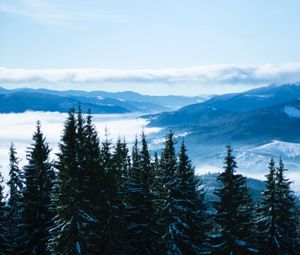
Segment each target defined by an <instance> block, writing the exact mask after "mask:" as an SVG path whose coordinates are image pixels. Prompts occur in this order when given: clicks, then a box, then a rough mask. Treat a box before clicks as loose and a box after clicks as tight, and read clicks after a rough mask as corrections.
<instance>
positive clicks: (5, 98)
mask: <svg viewBox="0 0 300 255" xmlns="http://www.w3.org/2000/svg"><path fill="white" fill-rule="evenodd" d="M201 100H203V98H200V97H181V96H146V95H141V94H138V93H135V92H130V91H127V92H116V93H111V92H104V91H92V92H86V91H80V90H67V91H57V90H49V89H30V88H21V89H13V90H8V89H4V88H0V112H1V113H10V112H24V111H27V110H32V111H57V112H68V111H69V109H70V107H77V106H78V104H81V107H82V110H83V111H86V110H87V109H91V110H92V112H93V113H103V114H104V113H108V114H114V113H119V114H123V113H130V112H160V111H169V110H172V109H173V110H174V109H176V108H178V107H181V106H184V105H187V104H191V103H195V102H198V101H201Z"/></svg>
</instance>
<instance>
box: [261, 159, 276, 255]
mask: <svg viewBox="0 0 300 255" xmlns="http://www.w3.org/2000/svg"><path fill="white" fill-rule="evenodd" d="M275 174H276V167H275V161H274V160H273V159H271V160H270V163H269V173H268V174H267V175H266V177H267V181H266V188H265V190H264V192H263V198H262V202H261V205H260V207H259V209H258V215H259V216H258V222H257V227H258V231H259V240H260V242H259V247H260V254H270V255H276V254H278V243H277V240H279V232H278V229H277V226H276V223H277V222H276V218H277V216H276V214H277V205H278V199H277V195H276V180H275Z"/></svg>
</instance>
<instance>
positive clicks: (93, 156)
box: [82, 112, 109, 254]
mask: <svg viewBox="0 0 300 255" xmlns="http://www.w3.org/2000/svg"><path fill="white" fill-rule="evenodd" d="M83 137H84V139H83V140H84V141H83V144H82V145H83V150H84V151H83V154H84V157H83V165H82V167H83V193H84V200H83V201H82V202H83V206H84V208H85V212H86V215H85V216H86V217H85V219H86V225H85V230H84V231H85V239H86V241H85V242H86V244H87V250H86V253H85V254H103V252H104V251H105V250H106V240H105V235H106V228H107V227H108V217H109V211H108V203H107V183H106V174H105V172H104V168H103V167H102V165H101V155H100V142H99V138H98V134H97V131H96V129H95V126H94V125H93V123H92V116H91V114H90V112H89V114H88V116H87V118H86V124H85V125H84V127H83Z"/></svg>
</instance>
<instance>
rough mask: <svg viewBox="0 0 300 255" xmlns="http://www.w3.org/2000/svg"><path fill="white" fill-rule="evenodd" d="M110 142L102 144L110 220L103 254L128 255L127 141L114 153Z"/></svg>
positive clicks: (119, 144)
mask: <svg viewBox="0 0 300 255" xmlns="http://www.w3.org/2000/svg"><path fill="white" fill-rule="evenodd" d="M110 145H111V143H110V141H109V139H108V136H107V135H106V139H105V141H104V143H103V144H102V150H101V156H102V164H103V167H104V169H105V171H106V174H107V181H108V191H107V201H108V204H109V219H108V222H109V224H108V227H107V232H106V240H107V241H106V242H107V248H106V250H105V251H104V252H103V254H128V243H127V241H126V234H127V233H126V219H125V208H126V204H125V203H126V199H127V191H126V190H127V184H128V174H129V166H130V162H129V156H128V148H127V144H126V142H125V141H122V140H121V139H118V141H117V143H116V145H115V148H114V151H113V152H111V150H110Z"/></svg>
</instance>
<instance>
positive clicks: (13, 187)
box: [7, 144, 24, 255]
mask: <svg viewBox="0 0 300 255" xmlns="http://www.w3.org/2000/svg"><path fill="white" fill-rule="evenodd" d="M23 182H24V181H23V173H22V171H21V169H20V168H19V158H18V157H17V152H16V149H15V147H14V145H13V144H11V146H10V149H9V181H8V182H7V185H8V188H9V198H8V203H7V207H8V208H7V210H8V212H7V213H8V215H7V222H8V239H9V244H10V251H9V254H12V255H15V254H18V252H19V250H20V243H21V230H20V228H21V207H22V206H21V202H22V192H23V186H24V185H23V184H24V183H23Z"/></svg>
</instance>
